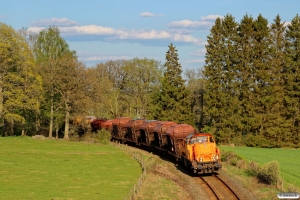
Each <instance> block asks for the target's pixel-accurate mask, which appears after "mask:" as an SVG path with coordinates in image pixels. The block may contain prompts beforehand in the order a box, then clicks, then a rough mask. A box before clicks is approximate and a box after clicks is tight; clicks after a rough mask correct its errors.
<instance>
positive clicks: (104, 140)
mask: <svg viewBox="0 0 300 200" xmlns="http://www.w3.org/2000/svg"><path fill="white" fill-rule="evenodd" d="M110 138H111V133H110V132H109V131H107V130H105V129H101V130H99V131H98V133H97V135H96V139H97V142H99V143H101V144H108V143H109V141H110Z"/></svg>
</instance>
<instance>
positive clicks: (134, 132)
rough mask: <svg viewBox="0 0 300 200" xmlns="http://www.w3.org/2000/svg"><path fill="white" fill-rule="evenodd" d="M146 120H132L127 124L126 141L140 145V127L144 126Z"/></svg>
mask: <svg viewBox="0 0 300 200" xmlns="http://www.w3.org/2000/svg"><path fill="white" fill-rule="evenodd" d="M144 121H145V120H144V119H132V120H130V121H128V122H127V124H126V125H125V126H126V134H125V136H124V137H125V140H126V141H129V142H133V143H135V144H139V139H140V137H141V131H140V127H141V125H142V124H143V122H144Z"/></svg>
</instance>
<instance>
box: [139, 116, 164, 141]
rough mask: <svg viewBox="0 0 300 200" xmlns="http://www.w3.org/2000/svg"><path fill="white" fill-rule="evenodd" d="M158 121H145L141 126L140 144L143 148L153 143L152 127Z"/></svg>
mask: <svg viewBox="0 0 300 200" xmlns="http://www.w3.org/2000/svg"><path fill="white" fill-rule="evenodd" d="M159 122H160V121H157V120H145V121H144V122H143V124H142V125H141V128H140V130H141V138H140V143H141V144H142V145H145V146H151V145H153V141H154V132H153V131H154V127H155V125H156V124H158V123H159Z"/></svg>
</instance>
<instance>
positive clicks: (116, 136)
mask: <svg viewBox="0 0 300 200" xmlns="http://www.w3.org/2000/svg"><path fill="white" fill-rule="evenodd" d="M130 120H131V118H130V117H118V118H115V119H113V120H112V134H111V137H112V139H113V140H121V142H124V139H125V134H126V124H127V122H128V121H130Z"/></svg>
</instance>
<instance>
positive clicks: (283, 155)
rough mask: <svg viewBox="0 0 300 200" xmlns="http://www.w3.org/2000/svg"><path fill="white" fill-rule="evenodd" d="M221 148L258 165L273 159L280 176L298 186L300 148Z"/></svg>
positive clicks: (299, 177) (299, 182)
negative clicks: (276, 163) (277, 163)
mask: <svg viewBox="0 0 300 200" xmlns="http://www.w3.org/2000/svg"><path fill="white" fill-rule="evenodd" d="M220 149H221V150H225V151H232V152H234V153H235V154H237V155H239V156H241V157H242V158H244V159H246V160H248V161H254V162H256V163H258V164H260V165H263V164H266V163H268V162H271V161H273V160H277V161H278V162H279V167H280V168H279V169H280V176H281V178H282V179H283V180H284V181H285V182H287V183H290V184H293V185H294V186H296V187H297V188H300V168H299V166H300V149H279V148H273V149H272V148H270V149H267V148H253V147H230V146H220Z"/></svg>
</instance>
